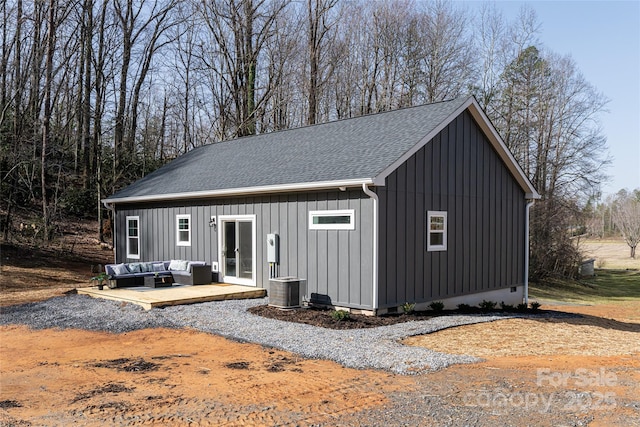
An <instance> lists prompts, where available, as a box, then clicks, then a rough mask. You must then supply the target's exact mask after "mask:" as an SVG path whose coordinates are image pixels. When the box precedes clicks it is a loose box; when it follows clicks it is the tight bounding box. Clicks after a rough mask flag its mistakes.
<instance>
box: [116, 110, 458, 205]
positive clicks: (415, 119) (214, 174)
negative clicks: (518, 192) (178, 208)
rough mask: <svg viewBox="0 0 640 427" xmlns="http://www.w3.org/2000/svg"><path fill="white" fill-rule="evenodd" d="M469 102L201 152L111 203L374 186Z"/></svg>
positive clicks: (225, 144)
mask: <svg viewBox="0 0 640 427" xmlns="http://www.w3.org/2000/svg"><path fill="white" fill-rule="evenodd" d="M468 100H469V98H459V99H455V100H452V101H445V102H439V103H435V104H428V105H422V106H418V107H411V108H405V109H400V110H394V111H389V112H384V113H379V114H372V115H368V116H362V117H357V118H352V119H345V120H338V121H335V122H330V123H325V124H319V125H314V126H307V127H302V128H297V129H291V130H285V131H280V132H273V133H267V134H261V135H256V136H249V137H244V138H239V139H234V140H229V141H225V142H220V143H216V144H210V145H206V146H203V147H198V148H195V149H193V150H191V151H190V152H188V153H186V154H184V155H182V156H180V157H178V158H177V159H175V160H173V161H171V162H169V163H168V164H166V165H165V166H163V167H161V168H160V169H158V170H156V171H155V172H153V173H151V174H149V175H148V176H146V177H144V178H142V179H140V180H139V181H136V182H135V183H133V184H131V185H130V186H128V187H126V188H124V189H122V190H121V191H119V192H117V193H116V194H114V195H113V196H111V197H109V198H108V199H107V200H106V201H116V199H118V200H122V201H124V200H126V199H139V198H144V199H150V198H153V196H159V198H162V196H166V195H178V194H182V193H198V192H215V191H219V190H230V189H245V190H246V189H249V188H256V187H268V186H278V185H292V184H302V183H318V182H336V181H345V180H361V179H362V180H366V179H370V180H373V179H374V178H376V177H377V176H378V175H379V174H380V173H381V172H383V171H385V170H386V169H387V168H389V167H390V166H391V165H393V164H394V162H396V161H397V160H398V159H400V158H401V157H402V156H403V155H405V153H407V152H408V151H410V150H411V149H412V148H413V147H415V146H416V145H417V144H418V143H419V142H420V141H421V140H422V139H423V138H424V137H425V136H427V135H428V134H429V133H430V132H432V131H433V130H434V129H436V128H437V127H439V125H441V124H442V122H443V121H445V120H447V119H448V118H450V117H451V115H452V114H453V113H454V112H456V111H457V110H458V109H459V108H460V107H462V106H463V105H464V104H465V102H467V101H468ZM123 199H124V200H123Z"/></svg>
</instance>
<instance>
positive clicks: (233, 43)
mask: <svg viewBox="0 0 640 427" xmlns="http://www.w3.org/2000/svg"><path fill="white" fill-rule="evenodd" d="M288 3H289V0H274V1H266V0H215V1H203V2H202V4H201V6H200V9H201V13H202V14H203V17H204V19H205V23H206V24H207V27H208V29H209V32H210V34H211V36H212V37H213V40H214V42H215V45H214V46H213V47H214V49H215V50H216V52H217V53H219V54H220V55H221V56H222V64H220V65H221V67H211V71H212V72H215V73H216V74H217V75H218V77H219V79H220V81H221V84H222V86H223V88H224V90H226V91H227V92H228V94H229V96H230V98H231V99H232V101H233V109H232V111H227V112H225V113H226V114H228V115H229V116H230V117H233V119H234V127H235V136H246V135H252V134H255V133H256V110H257V109H258V108H264V105H265V104H266V102H267V100H268V99H269V98H270V96H271V90H272V89H273V88H272V87H271V86H270V85H265V86H264V87H263V88H262V90H261V91H260V90H259V88H258V86H257V77H258V75H259V73H260V71H261V70H260V65H261V64H259V59H260V57H261V53H262V51H263V49H264V46H265V43H266V42H267V40H268V39H270V38H271V37H273V35H274V30H273V29H274V23H275V21H276V19H277V17H278V15H279V14H280V12H281V11H282V10H283V9H284V8H285V7H286V6H287V4H288ZM211 65H214V64H211Z"/></svg>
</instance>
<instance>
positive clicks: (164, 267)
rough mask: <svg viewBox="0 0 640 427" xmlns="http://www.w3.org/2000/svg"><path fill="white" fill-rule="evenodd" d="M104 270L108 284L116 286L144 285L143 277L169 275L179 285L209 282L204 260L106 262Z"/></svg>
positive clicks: (207, 266)
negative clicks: (108, 277)
mask: <svg viewBox="0 0 640 427" xmlns="http://www.w3.org/2000/svg"><path fill="white" fill-rule="evenodd" d="M104 269H105V272H106V273H107V274H108V275H109V276H110V281H109V286H110V287H116V288H123V287H131V286H144V278H145V277H150V276H156V275H157V276H171V277H172V278H173V282H174V283H177V284H181V285H206V284H208V283H211V280H212V274H211V265H208V264H206V263H205V262H204V261H184V260H170V261H149V262H132V263H128V264H124V263H123V264H107V265H105V266H104Z"/></svg>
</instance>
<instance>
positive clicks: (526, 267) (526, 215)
mask: <svg viewBox="0 0 640 427" xmlns="http://www.w3.org/2000/svg"><path fill="white" fill-rule="evenodd" d="M534 203H535V200H533V199H532V200H529V201H528V202H527V206H526V207H525V211H524V212H525V213H524V218H525V219H524V230H525V231H524V241H525V251H524V303H525V304H526V305H527V306H529V252H530V251H531V248H530V247H529V210H530V209H531V206H533V204H534Z"/></svg>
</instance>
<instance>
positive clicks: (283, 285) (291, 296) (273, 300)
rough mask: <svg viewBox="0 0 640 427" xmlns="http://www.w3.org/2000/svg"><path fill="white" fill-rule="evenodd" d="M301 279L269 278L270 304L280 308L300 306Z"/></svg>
mask: <svg viewBox="0 0 640 427" xmlns="http://www.w3.org/2000/svg"><path fill="white" fill-rule="evenodd" d="M300 297H301V292H300V279H299V278H297V277H276V278H273V279H270V280H269V305H270V306H272V307H278V308H294V307H300V300H301V298H300Z"/></svg>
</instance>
